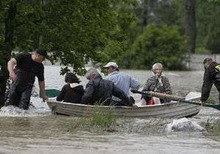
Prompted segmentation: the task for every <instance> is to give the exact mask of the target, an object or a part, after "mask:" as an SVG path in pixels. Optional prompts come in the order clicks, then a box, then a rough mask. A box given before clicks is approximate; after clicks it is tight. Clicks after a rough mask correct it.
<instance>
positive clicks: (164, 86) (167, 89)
mask: <svg viewBox="0 0 220 154" xmlns="http://www.w3.org/2000/svg"><path fill="white" fill-rule="evenodd" d="M160 78H161V82H159V80H158V79H157V78H156V76H152V77H150V78H149V79H148V80H147V82H146V84H145V85H144V87H143V91H154V92H159V93H165V94H172V90H171V86H170V82H169V80H168V78H167V77H165V76H161V77H160ZM144 98H145V99H146V100H147V99H148V98H147V97H145V96H144ZM160 101H161V103H164V102H169V101H170V100H169V99H166V98H165V99H160Z"/></svg>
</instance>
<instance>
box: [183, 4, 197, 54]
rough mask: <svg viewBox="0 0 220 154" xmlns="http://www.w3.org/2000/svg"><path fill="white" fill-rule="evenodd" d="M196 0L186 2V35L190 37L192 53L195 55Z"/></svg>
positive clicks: (189, 42)
mask: <svg viewBox="0 0 220 154" xmlns="http://www.w3.org/2000/svg"><path fill="white" fill-rule="evenodd" d="M195 5H196V0H186V1H185V34H186V35H187V36H188V37H189V41H188V44H189V47H190V52H191V53H195V46H196V16H195Z"/></svg>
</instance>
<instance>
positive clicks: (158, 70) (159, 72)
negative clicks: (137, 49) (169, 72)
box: [152, 63, 163, 77]
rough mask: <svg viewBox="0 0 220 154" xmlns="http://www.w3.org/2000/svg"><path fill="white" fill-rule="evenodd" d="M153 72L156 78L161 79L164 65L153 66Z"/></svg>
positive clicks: (156, 64)
mask: <svg viewBox="0 0 220 154" xmlns="http://www.w3.org/2000/svg"><path fill="white" fill-rule="evenodd" d="M152 71H153V73H154V74H155V75H156V76H158V77H160V76H161V75H162V72H163V65H162V64H161V63H155V64H153V66H152Z"/></svg>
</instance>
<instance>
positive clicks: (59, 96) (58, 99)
mask: <svg viewBox="0 0 220 154" xmlns="http://www.w3.org/2000/svg"><path fill="white" fill-rule="evenodd" d="M65 93H66V90H65V86H63V88H62V90H61V92H60V94H59V95H58V96H57V98H56V100H57V101H62V100H63V99H64V95H65Z"/></svg>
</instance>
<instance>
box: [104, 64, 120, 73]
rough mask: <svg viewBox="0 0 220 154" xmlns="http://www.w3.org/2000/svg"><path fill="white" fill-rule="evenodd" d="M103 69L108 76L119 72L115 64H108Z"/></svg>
mask: <svg viewBox="0 0 220 154" xmlns="http://www.w3.org/2000/svg"><path fill="white" fill-rule="evenodd" d="M103 68H105V69H106V70H107V72H108V74H109V73H112V72H114V71H119V69H118V65H117V63H115V62H108V63H107V64H106V65H105V66H103Z"/></svg>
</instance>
